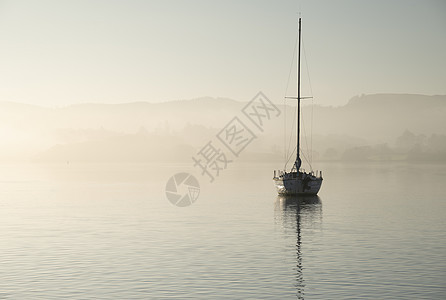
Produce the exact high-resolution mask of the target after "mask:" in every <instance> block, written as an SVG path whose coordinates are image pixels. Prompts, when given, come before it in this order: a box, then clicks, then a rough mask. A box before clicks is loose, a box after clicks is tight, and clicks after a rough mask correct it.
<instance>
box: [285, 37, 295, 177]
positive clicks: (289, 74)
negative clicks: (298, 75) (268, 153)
mask: <svg viewBox="0 0 446 300" xmlns="http://www.w3.org/2000/svg"><path fill="white" fill-rule="evenodd" d="M298 37H299V36H298V35H296V41H295V42H294V50H293V57H292V58H291V64H290V70H289V72H288V80H287V83H286V88H285V96H284V97H283V109H284V118H283V119H284V120H283V128H284V134H283V152H284V153H283V154H284V159H285V161H286V162H285V170H286V166H287V164H288V161H287V154H288V152H289V151H290V149H289V147H288V151H287V150H286V148H287V146H286V137H287V134H286V125H287V122H286V111H287V109H286V95H287V94H288V87H289V85H290V78H291V72H292V71H293V62H294V58H295V57H296V49H297V41H298ZM293 124H294V123H293ZM293 126H294V125H293ZM291 130H292V129H291ZM290 142H291V138H290ZM290 146H291V144H290ZM288 160H289V159H288Z"/></svg>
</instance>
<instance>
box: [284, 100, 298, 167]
mask: <svg viewBox="0 0 446 300" xmlns="http://www.w3.org/2000/svg"><path fill="white" fill-rule="evenodd" d="M296 114H297V106H296V109H295V110H294V116H293V126H291V132H294V126H295V125H296ZM293 136H294V135H293V134H290V141H289V142H288V151H287V153H289V152H290V148H291V139H292V138H293ZM295 148H297V145H296V147H295ZM292 154H294V150H293V153H292ZM292 154H291V155H292ZM291 155H290V157H291ZM289 160H290V159H289V158H288V159H287V162H286V163H285V170H286V166H287V164H288V161H289Z"/></svg>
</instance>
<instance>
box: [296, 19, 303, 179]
mask: <svg viewBox="0 0 446 300" xmlns="http://www.w3.org/2000/svg"><path fill="white" fill-rule="evenodd" d="M300 35H301V18H299V48H298V50H297V51H298V52H297V149H296V153H297V157H296V171H297V172H299V168H300V165H301V163H302V161H301V159H300V40H301V38H300Z"/></svg>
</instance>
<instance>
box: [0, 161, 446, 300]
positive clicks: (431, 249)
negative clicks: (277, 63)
mask: <svg viewBox="0 0 446 300" xmlns="http://www.w3.org/2000/svg"><path fill="white" fill-rule="evenodd" d="M318 167H321V168H322V169H323V170H324V177H325V179H324V183H323V186H322V189H321V191H320V193H319V197H317V198H313V199H306V201H304V202H302V201H296V200H295V199H284V198H280V197H277V195H276V192H275V190H274V186H273V183H272V179H271V178H272V170H273V169H276V168H277V166H276V165H270V164H244V163H234V164H233V165H231V166H230V168H229V167H228V169H227V170H224V173H223V172H222V174H221V175H220V177H218V178H217V179H216V180H215V182H213V183H209V182H207V181H208V180H207V179H206V178H205V177H201V176H200V174H199V173H198V172H197V173H196V174H195V175H196V177H197V179H198V180H199V181H200V185H201V191H200V196H199V198H198V200H197V201H196V202H195V203H194V204H192V205H191V206H189V207H184V208H180V207H175V206H173V205H172V204H171V203H170V202H169V201H168V200H167V199H166V196H165V194H164V189H165V184H166V182H167V180H168V179H169V177H170V176H171V175H173V174H175V173H177V172H182V171H196V170H194V169H193V168H191V166H190V165H189V164H184V165H173V164H172V165H163V164H145V165H137V164H128V165H119V164H116V165H115V164H75V163H71V164H66V165H65V164H63V165H21V164H4V165H2V167H1V171H0V226H1V227H0V228H1V235H0V263H1V267H0V276H1V278H2V280H1V281H0V299H3V298H4V299H61V298H72V299H93V298H94V299H165V298H171V299H296V298H300V299H348V298H351V299H357V298H366V299H367V298H368V299H444V296H445V295H446V279H445V278H446V255H445V254H446V242H445V241H446V218H445V213H446V203H445V200H446V199H445V198H446V197H445V196H446V193H445V187H444V183H445V182H446V166H444V165H433V164H415V165H408V164H404V163H394V164H390V165H386V164H381V163H376V164H341V163H330V164H328V163H326V164H324V165H320V166H318Z"/></svg>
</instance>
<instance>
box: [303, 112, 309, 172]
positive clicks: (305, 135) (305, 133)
mask: <svg viewBox="0 0 446 300" xmlns="http://www.w3.org/2000/svg"><path fill="white" fill-rule="evenodd" d="M302 129H303V132H304V137H305V138H304V140H305V146H306V148H307V149H306V150H307V154H308V157H310V153H311V152H310V150H309V149H308V139H307V131H306V128H305V120H304V118H303V117H302ZM302 150H303V149H302ZM301 153H302V154H303V155H304V158H305V160H306V162H307V163H308V164H309V165H310V168H311V161H310V160H309V159H308V157H307V156H305V153H304V151H302V152H301Z"/></svg>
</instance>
